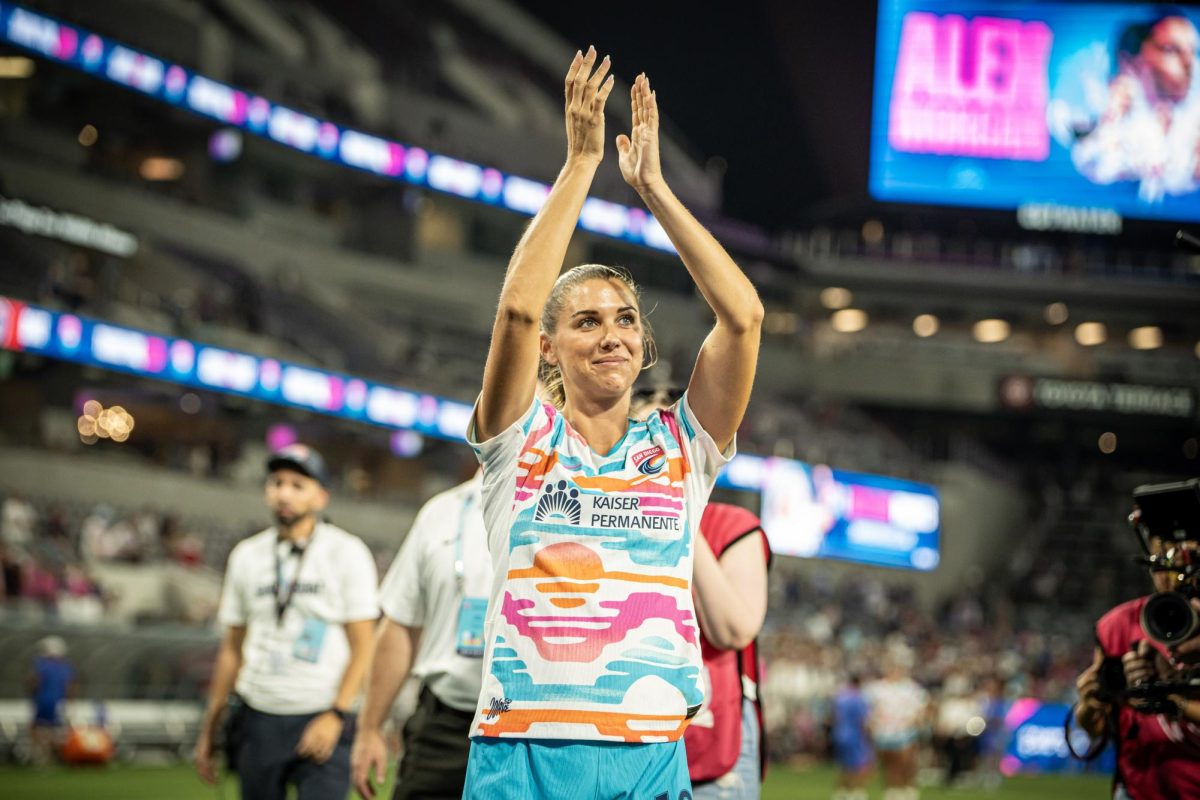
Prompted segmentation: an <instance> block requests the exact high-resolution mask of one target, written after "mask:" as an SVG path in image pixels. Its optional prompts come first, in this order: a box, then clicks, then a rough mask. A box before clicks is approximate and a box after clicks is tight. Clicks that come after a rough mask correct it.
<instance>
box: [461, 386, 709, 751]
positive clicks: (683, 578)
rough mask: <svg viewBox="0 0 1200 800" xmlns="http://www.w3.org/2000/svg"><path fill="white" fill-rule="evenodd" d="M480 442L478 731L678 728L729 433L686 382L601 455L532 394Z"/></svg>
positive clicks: (631, 738) (654, 735) (696, 703)
mask: <svg viewBox="0 0 1200 800" xmlns="http://www.w3.org/2000/svg"><path fill="white" fill-rule="evenodd" d="M473 446H474V447H475V450H476V453H477V455H478V456H479V460H480V462H481V463H482V464H483V512H484V520H485V521H486V523H487V530H488V545H489V548H490V549H491V554H492V564H493V566H494V568H495V582H494V584H493V586H492V594H491V599H490V603H489V606H488V619H487V623H486V626H485V632H486V633H485V638H486V642H487V644H486V650H485V653H484V665H483V666H484V669H483V690H482V692H481V693H480V698H479V708H478V709H477V711H476V714H475V721H474V723H473V724H472V728H471V735H472V736H505V737H519V738H533V739H570V740H581V739H582V740H611V741H624V742H665V741H675V740H677V739H679V738H680V737H681V736H682V735H683V731H684V729H685V728H686V727H687V724H688V721H689V719H690V718H691V716H692V715H693V714H695V713H696V710H697V709H698V708H699V707H700V704H701V702H702V701H703V700H704V689H703V681H702V678H701V675H700V667H701V661H700V642H699V629H698V626H697V623H696V617H695V611H694V608H693V606H692V595H691V580H692V554H693V550H692V537H693V536H694V535H695V533H696V527H697V525H698V524H699V521H700V515H701V513H702V512H703V510H704V504H705V502H707V500H708V495H709V492H710V491H711V490H712V485H713V482H714V480H715V479H716V474H717V472H718V471H719V470H720V469H721V467H723V466H724V465H725V464H726V462H727V461H728V458H729V457H730V456H731V455H732V450H733V445H730V448H729V452H727V453H725V454H722V453H720V452H719V451H718V450H717V446H716V444H715V443H714V442H713V440H712V437H710V436H709V435H708V434H707V433H705V432H704V430H703V429H702V428H701V427H700V425H699V423H698V421H697V420H696V418H695V416H694V415H693V414H692V412H691V409H690V408H689V407H688V406H687V398H686V395H685V396H684V398H682V399H681V400H680V401H679V403H677V404H676V405H675V406H673V407H672V408H671V409H670V410H668V411H665V412H656V413H654V414H652V415H651V416H650V417H649V418H648V419H647V420H646V421H644V422H635V421H633V420H631V421H630V423H629V427H628V429H627V431H626V433H625V437H624V438H623V439H622V440H621V441H620V442H618V443H617V444H616V446H614V447H613V449H612V451H611V452H609V453H608V454H607V455H599V454H597V453H596V452H594V451H593V450H592V448H591V447H590V446H589V445H588V443H587V442H586V441H584V440H583V438H582V437H581V436H580V435H579V434H578V433H576V432H575V431H574V430H572V428H571V426H570V425H569V424H568V423H567V421H566V420H565V419H564V418H563V416H562V414H560V413H559V412H557V411H556V410H555V409H554V407H553V406H551V405H542V404H540V403H536V402H535V403H534V404H533V405H532V406H531V407H530V409H529V411H528V412H527V413H526V414H525V416H524V417H522V418H521V419H520V420H518V421H517V422H516V423H514V424H513V426H512V427H510V428H509V429H508V430H506V431H504V432H503V433H501V434H499V435H498V436H496V437H494V438H492V439H490V440H488V441H486V442H482V443H474V442H473Z"/></svg>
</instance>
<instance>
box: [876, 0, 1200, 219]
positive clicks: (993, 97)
mask: <svg viewBox="0 0 1200 800" xmlns="http://www.w3.org/2000/svg"><path fill="white" fill-rule="evenodd" d="M1163 15H1165V16H1163ZM1158 23H1164V24H1161V25H1160V24H1158ZM1198 23H1200V15H1197V14H1196V13H1195V11H1194V10H1176V11H1168V12H1163V11H1162V10H1161V9H1159V8H1157V7H1156V6H1152V5H1134V4H1132V3H1124V4H1103V5H1101V4H1084V3H1063V2H1057V3H1056V2H1047V3H1042V2H1038V3H1032V2H1008V1H1006V0H957V1H956V2H948V1H947V0H881V2H880V6H879V27H878V39H877V48H876V62H875V63H876V76H875V103H874V109H873V111H872V126H871V171H870V188H871V193H872V195H874V196H875V197H876V198H877V199H879V200H885V201H895V202H911V203H924V204H932V205H954V206H977V207H986V208H998V209H1018V210H1020V211H1021V221H1022V224H1025V225H1026V226H1027V227H1031V228H1046V227H1067V228H1069V229H1072V230H1095V231H1097V232H1106V233H1114V232H1118V231H1119V230H1120V227H1121V224H1120V218H1121V217H1122V216H1124V217H1131V218H1140V219H1162V220H1180V221H1197V220H1200V159H1198V157H1197V152H1198V147H1200V73H1197V72H1195V71H1193V70H1191V69H1190V67H1189V66H1188V64H1189V63H1192V62H1193V60H1194V59H1195V57H1196V50H1197V47H1198V45H1200V38H1198V37H1197V34H1196V30H1197V26H1198ZM1059 218H1061V219H1059Z"/></svg>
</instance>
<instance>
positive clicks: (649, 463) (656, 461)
mask: <svg viewBox="0 0 1200 800" xmlns="http://www.w3.org/2000/svg"><path fill="white" fill-rule="evenodd" d="M632 460H633V465H634V466H635V467H637V468H638V472H640V473H642V474H643V475H657V474H658V473H660V472H662V471H663V467H665V466H666V465H667V454H666V451H664V450H663V449H662V448H661V447H659V446H658V445H654V446H653V447H647V448H646V449H645V450H642V451H640V452H637V453H634V454H633V459H632Z"/></svg>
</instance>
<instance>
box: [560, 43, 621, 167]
mask: <svg viewBox="0 0 1200 800" xmlns="http://www.w3.org/2000/svg"><path fill="white" fill-rule="evenodd" d="M610 66H611V62H610V61H609V58H608V56H605V57H604V60H602V61H601V62H600V66H598V67H596V48H594V47H589V48H588V50H587V53H586V54H584V53H580V52H578V51H576V53H575V58H574V60H572V61H571V68H570V69H569V70H567V79H566V85H565V86H564V94H565V95H566V123H567V160H568V161H570V160H572V159H576V158H582V159H585V160H590V161H593V162H595V163H599V162H600V160H601V159H602V158H603V157H604V103H605V101H607V100H608V93H609V92H611V91H612V87H613V76H611V75H608V70H609V67H610ZM593 67H595V71H594V72H593ZM606 75H608V80H605V79H604V76H606Z"/></svg>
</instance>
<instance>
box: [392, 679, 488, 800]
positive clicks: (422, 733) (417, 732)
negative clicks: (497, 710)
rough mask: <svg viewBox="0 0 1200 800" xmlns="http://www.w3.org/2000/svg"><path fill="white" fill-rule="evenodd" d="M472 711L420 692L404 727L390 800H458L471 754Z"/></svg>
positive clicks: (428, 692)
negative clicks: (449, 704) (398, 765)
mask: <svg viewBox="0 0 1200 800" xmlns="http://www.w3.org/2000/svg"><path fill="white" fill-rule="evenodd" d="M474 717H475V712H474V711H459V710H458V709H456V708H452V707H451V706H448V705H446V704H445V703H443V702H442V701H441V700H438V699H437V696H436V695H435V694H434V693H433V692H431V691H429V688H428V687H422V688H421V697H420V700H418V701H417V709H416V711H414V712H413V715H412V716H411V717H409V718H408V722H406V723H405V724H404V758H402V759H400V770H399V772H398V773H397V775H396V790H395V792H394V793H393V794H392V800H460V798H462V793H463V784H464V783H465V782H466V778H467V756H468V755H469V754H470V752H471V739H470V738H469V737H470V733H471V720H472V719H474Z"/></svg>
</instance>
